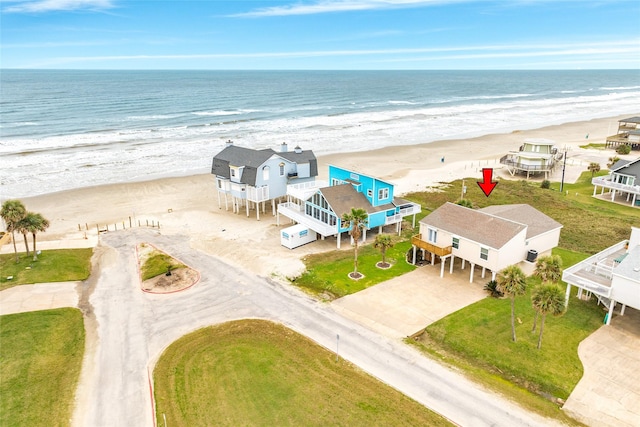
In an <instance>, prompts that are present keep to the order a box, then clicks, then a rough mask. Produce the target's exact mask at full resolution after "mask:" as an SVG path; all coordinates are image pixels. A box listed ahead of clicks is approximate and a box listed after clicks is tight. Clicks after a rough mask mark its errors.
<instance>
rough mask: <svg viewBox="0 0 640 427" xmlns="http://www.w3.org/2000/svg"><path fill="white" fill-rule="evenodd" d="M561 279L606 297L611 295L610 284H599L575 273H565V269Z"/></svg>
mask: <svg viewBox="0 0 640 427" xmlns="http://www.w3.org/2000/svg"><path fill="white" fill-rule="evenodd" d="M562 280H564V281H565V282H567V283H569V284H571V285H573V286H578V287H580V288H582V289H586V290H588V291H591V292H593V293H595V294H598V295H602V296H604V297H607V298H609V297H610V296H611V289H612V288H611V287H610V286H604V285H601V284H599V283H597V282H594V281H593V280H589V279H585V278H584V277H580V276H576V275H575V274H572V273H567V272H566V271H565V272H564V273H563V274H562Z"/></svg>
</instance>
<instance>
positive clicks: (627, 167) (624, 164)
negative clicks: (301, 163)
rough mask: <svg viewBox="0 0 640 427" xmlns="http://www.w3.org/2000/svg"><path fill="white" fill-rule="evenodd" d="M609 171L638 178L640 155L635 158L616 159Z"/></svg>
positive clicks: (639, 173)
mask: <svg viewBox="0 0 640 427" xmlns="http://www.w3.org/2000/svg"><path fill="white" fill-rule="evenodd" d="M609 170H610V171H611V172H617V173H622V174H625V175H631V176H635V177H636V179H640V157H638V158H637V159H635V160H618V161H617V162H615V163H614V164H613V165H611V167H610V168H609Z"/></svg>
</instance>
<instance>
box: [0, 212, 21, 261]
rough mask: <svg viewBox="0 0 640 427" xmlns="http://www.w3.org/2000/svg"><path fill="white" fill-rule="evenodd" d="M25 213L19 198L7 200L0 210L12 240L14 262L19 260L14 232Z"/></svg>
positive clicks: (0, 215)
mask: <svg viewBox="0 0 640 427" xmlns="http://www.w3.org/2000/svg"><path fill="white" fill-rule="evenodd" d="M26 214H27V209H25V207H24V205H23V204H22V202H21V201H20V200H7V201H5V202H4V203H3V204H2V209H1V210H0V217H2V219H3V220H4V222H5V224H6V226H7V231H10V232H11V240H13V251H14V252H15V254H16V262H20V258H19V257H18V248H17V247H16V234H15V231H16V230H17V228H16V227H17V225H18V223H19V222H20V220H22V218H24V217H25V215H26Z"/></svg>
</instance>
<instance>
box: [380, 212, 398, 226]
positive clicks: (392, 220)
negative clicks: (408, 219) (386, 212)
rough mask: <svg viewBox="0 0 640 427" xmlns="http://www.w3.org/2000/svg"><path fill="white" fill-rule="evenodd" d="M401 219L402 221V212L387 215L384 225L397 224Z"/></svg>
mask: <svg viewBox="0 0 640 427" xmlns="http://www.w3.org/2000/svg"><path fill="white" fill-rule="evenodd" d="M400 221H402V215H400V214H395V215H391V216H387V217H385V219H384V225H389V224H397V223H399V222H400Z"/></svg>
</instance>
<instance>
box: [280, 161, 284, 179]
mask: <svg viewBox="0 0 640 427" xmlns="http://www.w3.org/2000/svg"><path fill="white" fill-rule="evenodd" d="M280 176H284V163H280Z"/></svg>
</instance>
